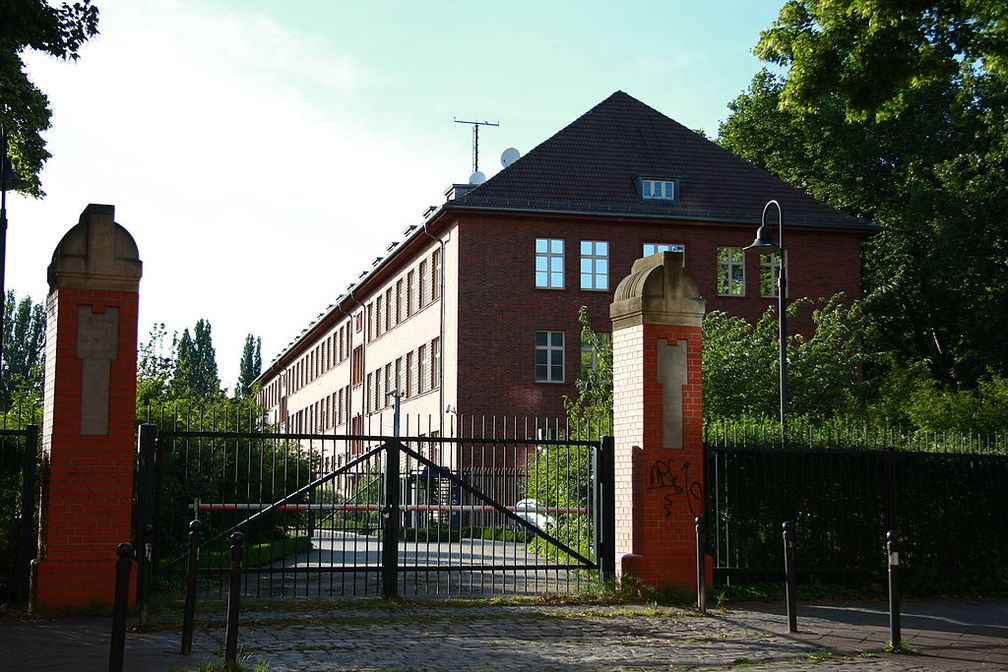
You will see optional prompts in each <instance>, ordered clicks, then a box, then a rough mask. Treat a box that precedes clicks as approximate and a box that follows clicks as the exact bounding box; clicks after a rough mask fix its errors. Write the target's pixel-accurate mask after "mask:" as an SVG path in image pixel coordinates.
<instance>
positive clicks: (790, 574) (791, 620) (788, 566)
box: [783, 521, 798, 632]
mask: <svg viewBox="0 0 1008 672" xmlns="http://www.w3.org/2000/svg"><path fill="white" fill-rule="evenodd" d="M783 527H784V594H785V596H786V598H787V621H788V632H798V613H797V611H796V605H795V600H796V597H797V596H796V595H795V560H794V524H793V523H791V521H785V522H784V526H783Z"/></svg>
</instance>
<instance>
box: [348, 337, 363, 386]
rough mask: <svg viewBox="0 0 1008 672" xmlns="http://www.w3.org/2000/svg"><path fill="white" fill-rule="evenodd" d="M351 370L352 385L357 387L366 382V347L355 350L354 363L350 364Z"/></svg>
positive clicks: (361, 346)
mask: <svg viewBox="0 0 1008 672" xmlns="http://www.w3.org/2000/svg"><path fill="white" fill-rule="evenodd" d="M350 368H351V374H350V379H351V384H352V385H353V386H354V387H357V386H358V385H360V384H361V383H362V382H364V346H363V345H358V346H357V347H356V348H354V350H353V361H352V362H351V364H350Z"/></svg>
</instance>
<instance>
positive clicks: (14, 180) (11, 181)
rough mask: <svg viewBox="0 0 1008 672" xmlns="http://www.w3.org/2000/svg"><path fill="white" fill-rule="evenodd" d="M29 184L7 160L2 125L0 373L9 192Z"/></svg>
mask: <svg viewBox="0 0 1008 672" xmlns="http://www.w3.org/2000/svg"><path fill="white" fill-rule="evenodd" d="M26 186H28V183H27V182H25V181H24V180H22V179H21V178H20V177H18V174H17V173H15V172H14V169H13V168H12V167H11V163H10V159H8V158H7V127H6V126H4V125H2V124H0V371H2V370H3V354H4V329H5V325H4V316H5V315H6V314H7V305H6V304H7V290H6V288H5V287H4V274H5V272H6V270H7V269H6V264H7V190H8V189H24V188H25V187H26Z"/></svg>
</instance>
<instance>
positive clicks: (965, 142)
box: [719, 72, 1008, 389]
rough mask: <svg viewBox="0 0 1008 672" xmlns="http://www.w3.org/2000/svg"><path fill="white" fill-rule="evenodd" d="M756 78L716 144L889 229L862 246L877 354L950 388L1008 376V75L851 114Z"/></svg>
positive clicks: (769, 78) (968, 76) (836, 100)
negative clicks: (924, 370) (890, 109)
mask: <svg viewBox="0 0 1008 672" xmlns="http://www.w3.org/2000/svg"><path fill="white" fill-rule="evenodd" d="M786 86H787V83H786V80H785V79H783V78H781V77H775V76H773V75H771V74H769V73H767V72H763V73H760V74H759V75H757V76H756V78H755V79H754V80H753V82H752V86H751V87H750V89H749V90H748V91H746V92H744V93H743V94H742V95H740V96H739V97H738V98H736V99H735V101H733V102H732V103H731V104H730V109H731V114H730V116H729V117H728V119H727V120H726V121H725V122H724V123H723V124H722V125H721V128H720V133H719V141H720V142H721V144H723V145H724V146H725V147H727V148H728V149H731V150H732V151H733V152H735V153H737V154H739V155H740V156H742V157H743V158H745V159H747V160H749V161H751V162H753V163H756V164H758V165H761V166H762V167H764V168H766V169H767V170H768V171H770V172H772V173H775V174H777V175H779V176H780V177H781V178H782V179H784V180H785V181H787V182H789V183H790V184H793V185H794V186H796V187H798V188H800V189H803V190H805V191H807V192H809V193H811V194H812V195H813V196H815V197H817V198H819V199H821V200H823V201H825V202H827V203H829V204H830V205H832V206H834V207H836V208H838V209H840V210H844V211H846V212H849V213H851V214H855V215H859V216H862V217H865V218H867V219H870V220H872V221H874V222H875V223H877V224H879V225H881V227H882V231H881V233H879V234H878V235H875V236H873V237H872V238H870V239H869V240H868V241H867V243H866V246H865V285H866V300H865V304H864V310H865V313H866V324H867V326H869V327H870V329H869V336H870V338H871V344H872V348H873V349H874V350H877V351H879V352H888V353H891V361H892V363H893V364H894V365H896V366H901V367H909V366H913V365H915V363H918V362H921V363H924V364H926V365H927V367H928V368H929V370H930V374H931V376H932V377H933V378H934V379H935V380H936V381H937V382H938V383H939V385H941V386H943V387H950V388H953V389H955V388H959V387H966V388H969V387H972V386H974V385H975V384H976V382H977V381H978V380H979V379H981V378H982V377H984V376H986V375H987V372H988V370H989V369H990V370H991V371H993V372H994V373H996V374H998V375H1005V374H1008V349H1005V348H1003V347H1001V345H1000V344H1001V342H1002V338H1001V336H1002V335H1003V334H1004V333H1005V330H1006V329H1008V263H1006V261H1005V260H1006V259H1008V220H1005V218H1004V216H1003V213H1004V212H1005V211H1006V210H1008V107H1006V104H1005V103H1006V102H1008V77H1004V76H1001V75H999V74H989V75H983V74H977V73H973V72H967V73H964V74H963V75H962V76H961V77H960V78H958V79H957V80H956V81H952V80H942V81H938V82H934V83H931V84H929V85H927V86H924V85H920V86H916V87H914V88H912V89H909V90H908V91H906V92H905V93H904V94H903V99H904V100H905V101H906V102H907V103H908V106H907V109H906V110H905V111H904V112H903V113H902V114H900V115H898V116H893V117H889V118H885V119H878V120H877V121H854V120H850V119H848V118H847V116H846V113H845V110H846V102H845V99H844V98H843V96H841V95H840V94H838V93H833V94H828V95H825V96H824V97H822V98H821V99H820V100H819V101H818V102H817V104H816V105H815V106H814V107H810V108H808V109H805V110H802V111H796V110H794V109H791V108H789V107H787V106H786V105H784V104H783V96H784V92H785V88H786Z"/></svg>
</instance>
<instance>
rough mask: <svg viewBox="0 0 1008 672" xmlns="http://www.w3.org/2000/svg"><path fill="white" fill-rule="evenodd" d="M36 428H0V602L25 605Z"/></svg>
mask: <svg viewBox="0 0 1008 672" xmlns="http://www.w3.org/2000/svg"><path fill="white" fill-rule="evenodd" d="M38 460H39V429H38V427H37V426H36V425H27V426H25V427H14V428H8V427H3V428H0V511H3V512H4V515H3V516H2V517H0V603H15V604H26V603H27V601H28V577H29V571H30V568H31V561H32V560H34V559H35V549H36V545H37V538H38V537H37V534H38V526H37V524H36V512H37V510H38V494H39V492H38V471H39V465H38Z"/></svg>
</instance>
